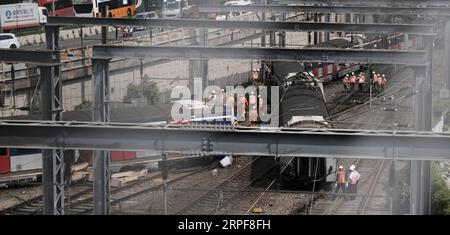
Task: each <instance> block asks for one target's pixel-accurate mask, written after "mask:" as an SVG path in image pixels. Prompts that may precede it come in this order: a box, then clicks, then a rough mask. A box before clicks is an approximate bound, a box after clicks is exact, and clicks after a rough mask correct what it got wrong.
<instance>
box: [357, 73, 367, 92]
mask: <svg viewBox="0 0 450 235" xmlns="http://www.w3.org/2000/svg"><path fill="white" fill-rule="evenodd" d="M364 83H366V75H364V73H363V72H361V73H360V74H359V76H358V86H359V94H362V93H363V89H364Z"/></svg>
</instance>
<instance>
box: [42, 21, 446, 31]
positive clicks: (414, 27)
mask: <svg viewBox="0 0 450 235" xmlns="http://www.w3.org/2000/svg"><path fill="white" fill-rule="evenodd" d="M48 25H54V26H63V25H83V26H92V25H103V26H117V25H131V26H145V27H173V28H223V29H266V30H286V31H304V32H310V31H317V32H348V33H373V32H377V33H407V34H416V35H423V36H435V35H436V30H437V29H436V27H435V25H431V24H353V23H323V22H286V21H282V22H274V21H235V20H189V19H183V20H178V19H120V18H86V17H49V18H48Z"/></svg>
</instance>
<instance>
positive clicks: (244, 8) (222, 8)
mask: <svg viewBox="0 0 450 235" xmlns="http://www.w3.org/2000/svg"><path fill="white" fill-rule="evenodd" d="M198 10H199V12H223V13H226V12H287V13H288V12H292V13H294V12H297V13H354V14H382V15H432V16H450V7H417V6H411V7H405V6H403V7H387V6H354V5H346V6H329V5H328V6H326V5H325V6H324V5H321V6H319V5H219V4H207V5H199V6H198Z"/></svg>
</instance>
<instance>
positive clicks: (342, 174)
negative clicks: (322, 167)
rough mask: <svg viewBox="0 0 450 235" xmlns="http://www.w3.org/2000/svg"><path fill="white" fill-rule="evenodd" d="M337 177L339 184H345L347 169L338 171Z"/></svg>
mask: <svg viewBox="0 0 450 235" xmlns="http://www.w3.org/2000/svg"><path fill="white" fill-rule="evenodd" d="M337 178H338V180H337V183H338V184H345V171H338V173H337Z"/></svg>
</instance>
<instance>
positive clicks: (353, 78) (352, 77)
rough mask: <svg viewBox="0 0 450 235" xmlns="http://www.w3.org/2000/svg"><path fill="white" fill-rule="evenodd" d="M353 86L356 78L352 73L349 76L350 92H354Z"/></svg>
mask: <svg viewBox="0 0 450 235" xmlns="http://www.w3.org/2000/svg"><path fill="white" fill-rule="evenodd" d="M355 84H356V76H355V73H354V72H352V75H351V76H350V90H351V91H352V92H354V91H355Z"/></svg>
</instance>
